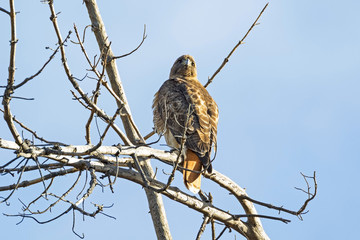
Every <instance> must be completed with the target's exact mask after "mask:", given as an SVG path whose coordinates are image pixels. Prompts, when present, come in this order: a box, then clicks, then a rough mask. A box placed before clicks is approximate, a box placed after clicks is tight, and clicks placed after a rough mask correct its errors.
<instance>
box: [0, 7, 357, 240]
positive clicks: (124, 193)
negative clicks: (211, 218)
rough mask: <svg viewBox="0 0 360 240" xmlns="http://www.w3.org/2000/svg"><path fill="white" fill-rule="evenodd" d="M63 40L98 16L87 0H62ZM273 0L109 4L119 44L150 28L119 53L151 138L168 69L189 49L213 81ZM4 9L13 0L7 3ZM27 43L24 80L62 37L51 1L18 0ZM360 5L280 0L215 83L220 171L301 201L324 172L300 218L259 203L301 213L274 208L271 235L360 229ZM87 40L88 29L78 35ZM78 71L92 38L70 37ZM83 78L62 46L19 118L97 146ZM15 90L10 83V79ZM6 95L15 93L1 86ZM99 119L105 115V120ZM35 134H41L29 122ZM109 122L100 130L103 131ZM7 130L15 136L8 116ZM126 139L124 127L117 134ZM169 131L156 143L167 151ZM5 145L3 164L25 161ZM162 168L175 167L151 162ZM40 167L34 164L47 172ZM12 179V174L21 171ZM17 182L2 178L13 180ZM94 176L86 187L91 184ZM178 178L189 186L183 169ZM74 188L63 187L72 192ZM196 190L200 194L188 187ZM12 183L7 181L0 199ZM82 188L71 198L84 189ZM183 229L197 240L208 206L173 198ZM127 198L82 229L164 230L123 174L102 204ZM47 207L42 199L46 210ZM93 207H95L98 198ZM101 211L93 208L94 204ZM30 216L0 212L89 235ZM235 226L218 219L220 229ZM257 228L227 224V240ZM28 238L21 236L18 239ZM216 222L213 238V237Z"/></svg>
mask: <svg viewBox="0 0 360 240" xmlns="http://www.w3.org/2000/svg"><path fill="white" fill-rule="evenodd" d="M54 2H55V3H54V5H55V8H56V11H57V12H61V13H60V15H59V16H58V21H59V24H60V27H61V32H62V35H63V37H65V35H66V34H67V33H68V31H69V30H73V29H72V27H73V23H75V24H76V25H77V26H78V28H79V29H81V32H82V29H83V28H84V27H85V26H86V25H88V24H90V21H89V19H88V17H87V11H86V7H85V5H82V4H81V3H82V1H56V0H55V1H54ZM265 4H266V1H249V0H241V1H235V0H233V1H231V0H226V1H205V0H199V1H189V0H187V1H181V2H180V1H176V2H175V1H101V2H100V1H99V7H100V11H101V14H102V17H103V20H104V22H105V25H106V30H107V33H108V35H109V39H110V40H111V42H112V49H113V51H114V53H115V54H116V55H122V54H124V53H127V52H129V51H131V50H132V49H134V48H135V47H136V46H137V45H138V44H139V42H140V41H141V36H142V31H143V26H144V24H146V27H147V36H148V37H147V39H146V40H145V42H144V44H143V46H142V47H141V48H140V49H139V50H138V51H137V52H135V53H134V54H132V55H130V56H128V57H126V58H123V59H119V60H117V64H118V68H119V72H120V75H121V78H122V82H123V85H124V88H125V91H126V94H127V98H128V101H129V104H130V107H131V111H132V113H133V115H134V119H135V121H136V124H137V125H138V127H139V128H140V131H141V132H142V134H143V135H146V134H147V133H149V132H150V131H151V130H152V127H153V123H152V111H151V104H152V99H153V95H154V93H155V92H156V91H157V90H158V89H159V87H160V86H161V84H162V83H163V82H164V81H165V80H167V77H168V74H169V71H170V67H171V66H172V64H173V62H174V61H175V59H176V58H177V57H179V56H180V55H183V54H190V55H192V56H194V58H195V60H196V62H197V66H198V76H199V80H200V81H201V82H202V83H205V82H206V80H207V77H208V76H211V75H212V74H213V73H214V71H215V70H216V69H217V68H218V67H219V65H220V64H221V62H222V60H223V59H224V57H225V56H226V55H227V54H228V52H229V51H230V50H231V49H232V47H233V46H234V45H235V44H236V43H237V42H238V41H239V40H240V39H241V38H242V36H243V35H244V34H245V33H246V31H247V30H248V28H249V27H250V26H251V24H252V22H253V21H254V20H255V18H256V17H257V16H258V14H259V12H260V11H261V9H262V8H263V7H264V5H265ZM0 7H2V8H5V9H9V6H8V3H7V2H4V1H1V2H0ZM15 7H16V10H17V11H19V12H20V13H19V14H18V15H17V24H18V25H17V31H18V33H17V34H18V39H19V42H18V45H17V53H16V67H17V72H16V77H15V78H16V80H17V81H18V82H20V81H21V80H22V79H24V78H26V77H28V76H31V75H32V74H34V73H35V72H36V71H37V70H38V69H39V68H40V67H41V66H42V64H43V63H44V62H45V61H46V60H47V59H48V57H49V56H50V54H51V51H50V50H47V49H45V47H51V48H55V47H56V46H55V44H56V41H57V40H56V36H55V34H54V30H53V28H52V24H51V21H50V20H49V16H50V11H49V8H48V5H47V4H43V3H41V2H40V1H16V2H15ZM359 9H360V2H359V1H356V0H348V1H341V2H339V1H334V0H328V1H324V0H319V1H309V0H305V1H285V0H283V1H281V0H275V1H270V4H269V6H268V8H267V9H266V11H265V13H264V14H263V16H262V17H261V19H260V21H259V22H260V25H258V26H256V27H255V28H254V29H253V31H252V32H251V33H250V35H249V36H248V38H247V39H246V41H245V42H246V43H245V44H244V45H241V46H240V47H239V48H238V50H237V51H236V52H235V53H234V55H233V56H232V57H231V59H230V61H229V63H228V64H227V65H226V66H225V68H224V69H223V70H222V71H221V72H220V74H218V76H217V77H216V78H215V80H214V82H213V83H212V84H211V85H210V86H209V87H208V91H209V93H210V94H211V95H212V96H213V98H214V99H215V101H216V102H217V104H218V106H219V110H220V119H219V126H218V153H217V157H216V160H215V162H214V163H213V166H214V168H215V169H216V170H217V171H219V172H221V173H223V174H225V175H227V176H229V177H230V178H231V179H233V180H234V181H235V182H237V183H238V184H239V185H240V186H242V187H244V188H246V191H247V193H248V194H249V196H250V197H252V198H254V199H257V200H259V201H263V202H268V203H272V204H274V205H279V206H284V207H286V208H290V209H292V210H298V208H300V206H301V204H302V203H303V201H304V200H305V199H306V195H305V194H303V193H301V192H299V191H297V190H295V189H294V187H302V188H305V187H306V185H305V183H304V181H303V179H302V177H301V175H300V172H303V173H304V174H307V175H311V174H312V173H313V171H316V173H317V180H318V196H317V197H316V199H315V200H314V201H313V202H311V203H310V204H309V206H308V210H309V213H307V214H306V215H304V216H303V221H300V220H299V219H298V218H297V217H294V216H290V215H287V214H285V213H281V214H280V215H278V213H277V212H276V211H272V210H269V209H266V208H263V207H260V206H256V208H257V211H258V213H259V214H265V215H273V216H278V217H283V218H287V219H290V220H291V223H289V224H283V223H281V222H277V221H272V220H267V219H263V220H262V224H263V226H264V229H265V231H266V233H267V234H268V235H269V237H270V238H271V239H277V240H287V239H292V240H302V239H355V238H356V236H358V233H357V229H358V228H359V227H360V224H359V221H358V216H359V214H360V208H359V207H358V204H357V201H358V199H359V198H360V193H359V192H360V191H359V190H358V186H357V184H358V183H359V182H360V177H359V173H358V171H359V169H360V163H359V162H360V161H359V160H360V159H359V158H360V150H359V144H360V127H359V122H360V111H359V109H360V97H359V95H360V74H359V63H360V44H359V42H360V31H359V26H360V15H359ZM0 23H1V26H2V28H1V29H2V34H1V37H0V53H1V54H0V72H1V73H2V74H1V78H0V85H5V83H6V79H7V68H8V64H9V50H10V47H9V40H10V27H9V26H10V25H9V18H8V16H7V15H6V14H4V13H3V12H0ZM72 39H73V40H74V39H75V34H72ZM85 46H86V48H87V50H88V53H89V55H90V56H94V55H95V54H99V52H98V48H97V45H96V43H95V40H94V36H93V35H92V33H91V31H88V32H87V35H86V40H85ZM66 51H67V56H68V62H69V65H70V68H71V70H72V72H73V74H74V75H75V76H76V77H78V78H82V77H83V76H85V74H86V73H87V71H86V69H87V68H88V66H87V64H86V61H85V58H84V57H83V55H82V54H81V51H80V49H79V46H77V45H74V44H71V43H69V44H68V47H67V48H66ZM95 84H96V82H95V81H94V80H91V79H86V80H84V81H83V82H80V85H81V86H82V87H83V88H84V89H85V90H86V91H89V92H90V91H91V90H92V89H93V88H94V86H95ZM70 89H72V86H71V84H70V82H69V81H68V80H67V78H66V75H65V73H64V72H63V69H62V65H61V60H60V55H57V56H56V58H55V59H54V60H53V61H52V62H51V63H50V64H49V66H48V67H47V68H46V69H45V70H44V72H43V73H42V74H41V75H40V76H39V77H38V78H36V79H34V80H33V81H31V82H30V83H28V84H27V85H26V86H24V87H23V88H21V89H20V90H19V91H17V92H16V94H15V95H16V96H21V97H29V98H30V97H34V98H35V100H34V101H22V100H18V99H13V101H12V111H13V113H14V115H15V116H16V117H17V118H19V119H20V120H22V121H23V122H24V123H25V124H26V125H28V126H29V127H31V128H32V129H34V130H36V131H37V133H38V134H39V135H40V136H43V137H45V138H47V139H50V140H55V139H56V140H60V141H62V142H66V143H71V144H74V145H76V144H78V145H82V144H85V139H84V135H85V131H84V123H85V121H86V120H87V118H88V114H89V113H88V111H87V110H85V109H84V108H83V107H82V106H81V105H80V104H79V103H78V102H76V101H73V100H72V95H71V93H70V91H69V90H70ZM0 91H2V89H0ZM0 95H2V93H0ZM99 105H100V106H101V107H102V108H103V109H105V110H106V111H107V112H108V113H111V114H112V113H113V111H115V110H116V106H115V102H114V100H113V99H111V98H110V97H109V96H108V94H106V93H105V92H104V94H103V95H102V96H101V98H100V101H99ZM99 124H100V128H104V124H102V123H100V121H99ZM24 134H25V137H27V138H31V136H30V135H29V134H28V133H24ZM97 137H98V135H97V133H96V132H94V133H93V138H94V139H97ZM0 138H4V139H8V140H12V138H11V136H10V134H9V131H8V129H7V128H6V126H5V123H4V121H0ZM119 142H120V139H119V138H118V137H116V135H114V134H109V135H108V136H107V138H106V139H105V143H104V144H106V145H113V144H117V143H119ZM164 143H165V141H164V140H161V142H160V143H159V144H157V145H155V146H154V147H156V148H162V149H165V147H164V146H163V144H164ZM12 156H13V154H12V153H11V152H10V151H5V150H0V165H3V164H4V163H5V162H7V161H8V160H10V159H11V158H12ZM152 164H153V167H154V168H155V167H157V168H158V177H159V178H160V179H166V178H167V176H166V175H164V174H163V173H162V170H163V169H164V171H166V172H169V171H171V168H170V167H168V166H165V165H164V164H162V163H159V162H158V161H156V160H153V161H152ZM34 176H35V175H34ZM74 177H75V175H74V176H73V177H71V176H66V177H63V178H61V179H59V182H58V183H57V185H56V186H55V189H59V190H58V191H59V192H57V193H58V194H59V195H60V194H62V193H63V192H64V191H66V188H65V189H64V188H62V187H64V186H69V187H70V186H71V184H72V183H73V178H74ZM16 180H17V178H13V179H10V178H7V181H8V182H6V183H5V184H10V183H14V182H16ZM3 181H5V180H1V181H0V182H2V184H0V185H1V186H2V185H5V184H4V183H3ZM84 181H85V178H83V181H82V183H81V184H83V183H84ZM174 184H175V185H176V186H178V187H180V188H181V189H182V190H184V191H187V190H186V189H185V187H184V186H183V185H182V176H181V174H177V175H176V179H175V181H174ZM203 190H205V191H206V192H211V193H212V195H213V196H214V203H215V204H216V206H217V207H220V208H222V209H224V210H230V211H232V212H233V213H239V214H240V213H242V209H241V208H240V206H238V204H237V201H236V200H235V199H234V198H233V197H232V196H231V195H228V193H226V192H224V191H222V190H219V188H218V187H217V186H216V185H214V184H212V183H210V182H209V181H208V180H206V179H205V180H203ZM41 191H42V186H40V185H39V186H36V187H32V188H29V189H26V190H23V189H21V190H18V191H16V192H15V193H14V195H13V196H12V198H11V200H10V204H11V205H10V206H6V205H5V204H1V205H0V212H1V213H8V214H16V213H18V212H20V211H21V203H20V202H19V200H18V199H21V201H24V202H30V201H31V200H33V199H34V198H35V197H37V196H38V194H40V193H41ZM62 191H63V192H62ZM189 193H190V192H189ZM7 194H8V193H6V192H1V193H0V196H2V197H4V196H7ZM76 195H77V193H74V194H72V195H70V196H69V198H71V197H72V199H74V198H76ZM163 200H164V203H165V208H166V211H167V217H168V220H169V224H170V230H171V233H172V235H173V238H174V239H195V237H196V234H197V232H198V230H199V227H200V225H201V223H202V217H203V216H202V215H201V214H199V213H197V212H194V211H193V210H191V209H189V208H187V207H186V206H183V205H181V204H179V203H177V202H173V201H172V200H169V199H167V198H166V197H163ZM90 201H91V202H95V203H102V204H104V205H108V206H109V205H111V204H114V206H113V207H112V208H109V209H107V210H106V211H105V213H106V214H109V215H111V216H113V217H115V218H116V220H114V219H111V218H108V217H105V216H103V215H98V216H97V217H96V219H92V218H85V221H83V220H82V216H80V215H79V214H78V215H77V220H76V227H75V229H76V232H77V233H79V234H82V233H84V234H85V239H86V240H92V239H156V235H155V232H154V230H153V226H152V222H151V217H150V214H149V213H148V206H147V202H146V197H145V193H144V191H143V189H142V188H141V187H140V186H139V185H136V184H133V183H129V182H128V181H126V180H123V179H118V180H117V182H116V185H115V194H112V193H110V190H109V189H108V188H106V189H104V192H102V191H101V188H100V187H98V188H97V189H96V191H95V193H94V194H93V197H92V198H91V199H89V202H90ZM46 207H47V206H46V205H45V204H44V205H41V204H38V205H36V206H35V209H43V208H46ZM88 207H90V206H88ZM66 208H68V205H66V204H63V205H61V206H59V207H58V208H54V211H53V213H52V214H48V215H44V216H40V217H39V219H40V220H43V221H45V220H47V219H49V218H52V217H55V216H56V215H57V214H58V213H60V212H61V211H62V210H65V209H66ZM89 211H91V209H90V208H89ZM20 220H21V219H20V218H9V217H5V216H2V215H0V222H1V226H0V230H1V233H2V238H4V239H10V238H12V239H30V238H31V239H39V240H42V239H49V238H51V239H52V240H57V239H62V240H63V239H79V238H78V237H77V236H75V235H74V234H73V233H72V230H71V228H72V214H71V213H70V214H68V215H66V216H63V217H62V218H60V219H58V220H56V221H54V222H51V223H49V224H45V225H39V224H37V223H36V222H34V221H33V220H31V219H24V221H23V222H22V223H21V224H19V225H16V223H18V222H19V221H20ZM222 228H223V226H217V233H220V231H221V230H222ZM234 235H236V239H244V238H243V237H242V236H241V235H239V234H237V233H235V232H234V231H233V232H231V233H226V234H224V236H223V237H222V238H221V239H235V238H234ZM14 236H15V237H14ZM210 236H211V232H210V227H209V226H208V227H207V229H206V231H205V233H204V235H203V238H202V239H210Z"/></svg>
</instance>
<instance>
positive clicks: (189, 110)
mask: <svg viewBox="0 0 360 240" xmlns="http://www.w3.org/2000/svg"><path fill="white" fill-rule="evenodd" d="M152 109H153V122H154V130H155V132H156V133H157V134H159V135H160V136H161V135H163V136H164V137H165V141H166V143H167V145H168V146H170V147H171V148H173V149H176V150H180V149H181V148H182V153H181V154H182V155H183V156H184V161H183V180H184V184H185V186H186V188H187V189H189V190H190V191H191V192H193V193H194V194H197V193H199V191H200V189H201V173H202V172H204V171H207V172H208V173H212V168H213V167H212V164H211V163H212V161H211V160H210V157H211V151H212V149H214V150H215V151H216V146H217V124H218V118H219V110H218V106H217V104H216V102H215V101H214V99H213V98H212V97H211V96H210V94H209V93H208V91H207V90H206V88H205V87H204V86H203V85H202V84H201V83H200V82H199V80H198V78H197V70H196V63H195V60H194V58H193V57H192V56H190V55H182V56H180V57H179V58H177V60H176V61H175V63H174V64H173V66H172V68H171V70H170V75H169V79H168V80H166V81H165V82H164V83H163V84H162V86H161V87H160V89H159V90H158V91H157V92H156V93H155V96H154V100H153V105H152ZM183 136H185V138H184V137H183ZM182 139H185V140H184V141H185V142H184V143H183V142H182Z"/></svg>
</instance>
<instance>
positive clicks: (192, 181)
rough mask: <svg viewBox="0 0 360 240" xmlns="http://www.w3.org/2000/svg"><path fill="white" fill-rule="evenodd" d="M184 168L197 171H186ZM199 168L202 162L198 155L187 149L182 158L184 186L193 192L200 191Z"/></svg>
mask: <svg viewBox="0 0 360 240" xmlns="http://www.w3.org/2000/svg"><path fill="white" fill-rule="evenodd" d="M186 169H189V170H192V171H197V172H192V171H187V170H186ZM201 169H202V164H201V161H200V159H199V157H198V156H197V155H196V154H195V153H194V152H193V151H191V150H189V149H188V150H187V151H186V158H185V160H184V170H183V178H184V184H185V186H186V188H187V189H189V190H190V191H191V192H193V193H195V194H197V193H198V192H199V191H200V187H201V173H200V172H201Z"/></svg>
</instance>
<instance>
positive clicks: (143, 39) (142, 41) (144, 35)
mask: <svg viewBox="0 0 360 240" xmlns="http://www.w3.org/2000/svg"><path fill="white" fill-rule="evenodd" d="M146 37H147V36H146V24H144V33H143V37H142V40H141V42H140V44H139V45H138V46H137V47H136V48H135V49H134V50H132V51H131V52H129V53H127V54H124V55H121V56H117V57H113V58H112V59H118V58H123V57H126V56H129V55H130V54H132V53H134V52H135V51H136V50H138V49H139V48H140V47H141V45H142V44H143V43H144V41H145V39H146Z"/></svg>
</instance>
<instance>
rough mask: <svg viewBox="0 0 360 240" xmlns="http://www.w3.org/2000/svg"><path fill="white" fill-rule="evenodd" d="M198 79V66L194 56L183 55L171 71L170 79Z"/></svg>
mask: <svg viewBox="0 0 360 240" xmlns="http://www.w3.org/2000/svg"><path fill="white" fill-rule="evenodd" d="M196 77H197V73H196V64H195V60H194V58H193V57H192V56H190V55H182V56H181V57H179V58H178V59H176V61H175V63H174V65H173V66H172V68H171V71H170V78H195V79H196Z"/></svg>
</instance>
